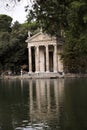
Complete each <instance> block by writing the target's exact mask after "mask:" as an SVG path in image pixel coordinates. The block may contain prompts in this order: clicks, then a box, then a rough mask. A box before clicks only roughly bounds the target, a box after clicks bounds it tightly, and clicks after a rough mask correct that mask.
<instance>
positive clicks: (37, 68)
mask: <svg viewBox="0 0 87 130" xmlns="http://www.w3.org/2000/svg"><path fill="white" fill-rule="evenodd" d="M35 61H36V64H35V67H36V73H38V72H39V70H40V60H39V46H36V53H35Z"/></svg>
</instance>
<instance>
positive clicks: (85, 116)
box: [0, 78, 87, 130]
mask: <svg viewBox="0 0 87 130" xmlns="http://www.w3.org/2000/svg"><path fill="white" fill-rule="evenodd" d="M0 130H87V79H86V78H77V79H76V78H66V79H36V80H35V79H33V80H32V79H29V80H28V79H24V80H16V79H14V80H10V79H9V80H0Z"/></svg>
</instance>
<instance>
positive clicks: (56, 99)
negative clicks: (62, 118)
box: [29, 79, 64, 121]
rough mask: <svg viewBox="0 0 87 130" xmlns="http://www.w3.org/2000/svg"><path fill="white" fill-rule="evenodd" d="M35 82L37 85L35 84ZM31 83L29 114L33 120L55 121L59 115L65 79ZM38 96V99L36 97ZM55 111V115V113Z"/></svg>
mask: <svg viewBox="0 0 87 130" xmlns="http://www.w3.org/2000/svg"><path fill="white" fill-rule="evenodd" d="M34 82H35V84H36V85H35V84H34ZM34 82H33V80H31V81H29V100H30V101H29V112H30V118H31V120H35V119H36V120H40V121H41V120H46V119H47V118H49V119H53V118H54V117H55V116H57V118H58V115H59V105H60V102H61V100H62V96H63V95H62V94H63V87H64V79H59V80H57V79H53V80H52V79H51V80H45V79H44V80H38V79H37V80H35V81H34ZM35 95H36V97H35ZM53 111H54V113H53Z"/></svg>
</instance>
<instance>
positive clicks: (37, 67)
mask: <svg viewBox="0 0 87 130" xmlns="http://www.w3.org/2000/svg"><path fill="white" fill-rule="evenodd" d="M27 42H28V57H29V73H49V72H55V73H58V72H63V64H62V61H61V59H60V53H61V52H62V43H60V42H56V38H55V37H50V36H49V35H47V34H44V33H42V32H39V33H38V34H36V35H34V36H32V37H30V36H29V37H28V39H27ZM33 66H34V69H33Z"/></svg>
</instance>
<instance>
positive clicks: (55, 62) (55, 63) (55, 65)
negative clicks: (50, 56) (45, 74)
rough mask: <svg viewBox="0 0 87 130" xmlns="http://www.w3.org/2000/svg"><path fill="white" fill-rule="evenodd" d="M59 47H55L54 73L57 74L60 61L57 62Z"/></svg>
mask: <svg viewBox="0 0 87 130" xmlns="http://www.w3.org/2000/svg"><path fill="white" fill-rule="evenodd" d="M57 60H58V59H57V45H54V72H57V71H58V70H57V66H58V64H57V63H58V61H57Z"/></svg>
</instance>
